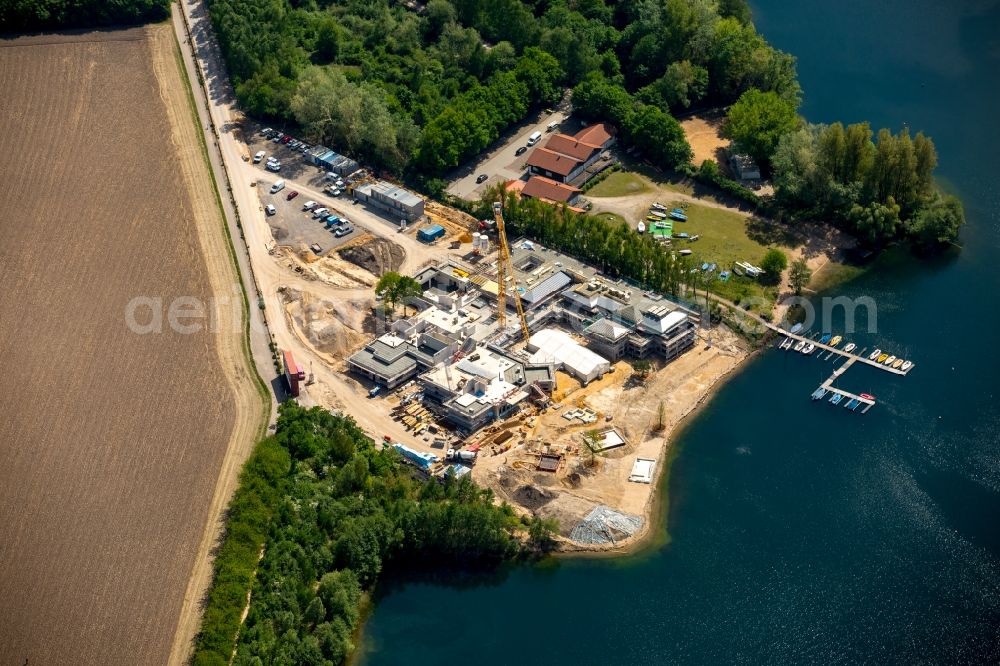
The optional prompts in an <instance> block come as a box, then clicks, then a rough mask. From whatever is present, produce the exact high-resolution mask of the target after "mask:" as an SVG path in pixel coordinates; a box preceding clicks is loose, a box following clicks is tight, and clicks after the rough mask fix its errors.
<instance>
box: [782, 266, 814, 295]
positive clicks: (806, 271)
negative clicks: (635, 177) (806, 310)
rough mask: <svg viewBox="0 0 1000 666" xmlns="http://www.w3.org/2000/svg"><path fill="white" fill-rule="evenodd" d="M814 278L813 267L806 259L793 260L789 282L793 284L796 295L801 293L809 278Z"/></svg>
mask: <svg viewBox="0 0 1000 666" xmlns="http://www.w3.org/2000/svg"><path fill="white" fill-rule="evenodd" d="M811 279H812V269H810V268H809V264H807V263H806V260H805V259H796V260H795V261H793V262H792V268H791V270H790V271H789V272H788V282H789V284H791V285H792V289H794V290H795V293H796V295H798V294H801V293H802V290H803V289H805V287H806V285H807V284H809V280H811Z"/></svg>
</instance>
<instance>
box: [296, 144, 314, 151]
mask: <svg viewBox="0 0 1000 666" xmlns="http://www.w3.org/2000/svg"><path fill="white" fill-rule="evenodd" d="M310 148H312V146H310V145H309V144H308V143H303V144H302V146H301V147H300V148H299V150H301V151H302V152H303V153H308V152H309V149H310Z"/></svg>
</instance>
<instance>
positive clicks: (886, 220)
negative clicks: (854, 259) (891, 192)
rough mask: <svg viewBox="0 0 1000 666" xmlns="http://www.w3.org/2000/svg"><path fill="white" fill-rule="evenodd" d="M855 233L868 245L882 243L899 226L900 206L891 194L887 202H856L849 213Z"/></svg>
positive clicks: (888, 238) (889, 237)
mask: <svg viewBox="0 0 1000 666" xmlns="http://www.w3.org/2000/svg"><path fill="white" fill-rule="evenodd" d="M848 221H849V223H850V224H851V226H852V227H853V230H854V233H855V234H856V235H857V236H858V238H860V239H861V240H862V241H864V242H865V243H867V244H868V245H875V246H877V245H882V244H883V243H886V242H887V241H889V240H890V239H892V237H893V236H895V235H896V230H897V228H898V227H899V206H898V205H896V201H895V199H893V198H892V197H891V196H890V197H889V199H888V201H886V203H884V204H882V203H879V202H877V201H873V202H872V203H870V204H868V205H867V206H861V205H860V204H855V205H854V206H853V207H852V208H851V212H850V213H848Z"/></svg>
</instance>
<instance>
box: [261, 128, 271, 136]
mask: <svg viewBox="0 0 1000 666" xmlns="http://www.w3.org/2000/svg"><path fill="white" fill-rule="evenodd" d="M260 133H261V134H263V135H264V136H267V135H268V134H274V130H273V129H271V128H270V127H265V128H264V129H262V130H261V131H260Z"/></svg>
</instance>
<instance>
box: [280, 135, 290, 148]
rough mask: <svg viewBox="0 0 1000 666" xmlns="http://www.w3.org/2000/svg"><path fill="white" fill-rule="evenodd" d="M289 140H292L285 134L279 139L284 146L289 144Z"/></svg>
mask: <svg viewBox="0 0 1000 666" xmlns="http://www.w3.org/2000/svg"><path fill="white" fill-rule="evenodd" d="M291 140H292V137H290V136H288V135H287V134H286V135H285V136H284V137H282V139H281V143H283V144H285V145H288V143H289V142H290V141H291Z"/></svg>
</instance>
